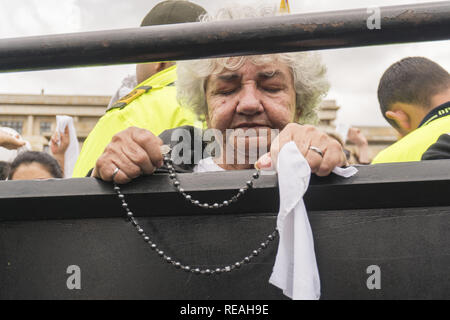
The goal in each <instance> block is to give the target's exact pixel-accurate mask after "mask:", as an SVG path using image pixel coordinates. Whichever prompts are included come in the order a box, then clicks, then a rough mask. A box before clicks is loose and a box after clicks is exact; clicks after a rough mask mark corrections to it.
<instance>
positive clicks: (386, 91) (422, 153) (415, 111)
mask: <svg viewBox="0 0 450 320" xmlns="http://www.w3.org/2000/svg"><path fill="white" fill-rule="evenodd" d="M378 101H379V103H380V109H381V113H382V114H383V116H384V117H385V118H386V120H387V121H388V122H389V124H390V125H391V126H392V127H393V128H394V129H395V130H397V131H398V133H399V134H400V136H401V137H402V138H401V139H400V140H399V141H397V142H396V143H394V144H392V145H391V146H390V147H388V148H386V149H384V150H382V151H381V152H380V153H379V154H378V155H377V156H376V157H375V158H374V160H373V162H372V163H388V162H407V161H420V160H431V159H439V158H440V159H442V158H450V151H449V149H450V142H448V138H447V136H448V134H447V133H449V132H450V75H449V73H448V72H447V70H445V69H444V68H442V67H441V66H440V65H438V64H437V63H435V62H433V61H431V60H429V59H427V58H423V57H408V58H404V59H402V60H400V61H398V62H395V63H394V64H393V65H391V66H390V67H389V68H388V69H387V70H386V71H385V73H384V74H383V76H382V77H381V80H380V83H379V86H378ZM438 139H439V141H438ZM436 143H438V145H435V144H436ZM428 150H429V151H430V152H427V151H428Z"/></svg>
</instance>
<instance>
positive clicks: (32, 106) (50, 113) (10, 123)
mask: <svg viewBox="0 0 450 320" xmlns="http://www.w3.org/2000/svg"><path fill="white" fill-rule="evenodd" d="M109 98H110V97H107V96H59V95H58V96H57V95H15V94H14V95H13V94H0V126H1V127H11V128H13V129H15V130H16V131H18V132H19V133H20V134H21V135H22V136H23V138H24V139H25V140H28V141H29V142H30V143H31V145H32V148H33V149H34V150H37V151H42V150H45V149H46V146H47V145H48V142H49V139H50V137H51V135H52V133H53V131H54V130H55V127H56V115H68V116H71V117H73V118H74V123H75V128H76V130H77V134H78V141H79V142H80V144H81V143H82V142H83V141H84V140H85V139H86V137H87V135H88V134H89V132H90V131H91V130H92V129H93V128H94V126H95V124H96V123H97V121H98V119H99V118H100V117H101V116H102V115H103V114H104V113H105V106H106V105H108V102H109Z"/></svg>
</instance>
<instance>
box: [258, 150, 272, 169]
mask: <svg viewBox="0 0 450 320" xmlns="http://www.w3.org/2000/svg"><path fill="white" fill-rule="evenodd" d="M256 164H257V166H258V168H260V169H263V168H266V169H267V168H270V167H272V158H271V157H270V155H269V154H268V153H266V154H265V155H263V156H262V157H261V158H259V160H258V161H257V162H256Z"/></svg>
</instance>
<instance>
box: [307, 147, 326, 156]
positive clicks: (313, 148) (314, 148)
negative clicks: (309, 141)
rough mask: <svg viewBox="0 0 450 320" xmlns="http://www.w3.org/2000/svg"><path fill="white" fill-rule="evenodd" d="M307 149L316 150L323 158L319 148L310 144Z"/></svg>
mask: <svg viewBox="0 0 450 320" xmlns="http://www.w3.org/2000/svg"><path fill="white" fill-rule="evenodd" d="M309 149H310V150H312V151H315V152H317V153H318V154H319V155H320V156H321V157H322V158H323V152H322V150H320V149H319V148H317V147H314V146H310V147H309Z"/></svg>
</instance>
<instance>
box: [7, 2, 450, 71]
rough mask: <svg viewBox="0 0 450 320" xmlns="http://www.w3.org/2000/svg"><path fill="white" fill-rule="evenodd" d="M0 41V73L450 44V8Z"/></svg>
mask: <svg viewBox="0 0 450 320" xmlns="http://www.w3.org/2000/svg"><path fill="white" fill-rule="evenodd" d="M380 11H381V21H380V27H381V29H369V28H368V26H367V20H368V19H369V17H370V16H371V14H370V13H368V11H367V9H356V10H346V11H332V12H321V13H309V14H292V15H287V16H280V17H268V18H260V19H245V20H235V21H223V22H211V23H208V24H201V23H189V24H184V25H183V27H182V28H180V26H179V25H164V26H152V27H143V28H134V29H123V30H110V31H98V32H84V33H72V34H59V35H49V36H36V37H28V38H11V39H2V40H0V72H1V71H3V72H6V71H24V70H40V69H56V68H67V67H80V66H99V65H111V64H124V63H139V62H149V61H163V60H186V59H194V58H208V57H218V56H236V55H251V54H261V53H276V52H289V51H304V50H318V49H332V48H348V47H355V46H367V45H379V44H390V43H404V42H418V41H431V40H445V39H450V2H449V1H443V2H435V3H425V4H414V5H402V6H390V7H381V8H380Z"/></svg>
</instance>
